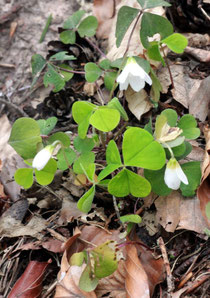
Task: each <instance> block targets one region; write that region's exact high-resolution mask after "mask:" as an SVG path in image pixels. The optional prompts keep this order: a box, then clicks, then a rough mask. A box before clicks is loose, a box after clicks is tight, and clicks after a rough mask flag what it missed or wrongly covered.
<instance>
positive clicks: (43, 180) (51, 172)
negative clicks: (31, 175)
mask: <svg viewBox="0 0 210 298" xmlns="http://www.w3.org/2000/svg"><path fill="white" fill-rule="evenodd" d="M56 170H57V162H56V161H55V160H54V159H53V158H51V159H50V160H49V161H48V163H47V164H46V166H45V167H44V169H43V170H41V171H38V170H37V169H35V176H36V181H37V182H38V183H39V184H40V185H48V184H50V183H51V182H52V181H53V179H54V176H55V172H56Z"/></svg>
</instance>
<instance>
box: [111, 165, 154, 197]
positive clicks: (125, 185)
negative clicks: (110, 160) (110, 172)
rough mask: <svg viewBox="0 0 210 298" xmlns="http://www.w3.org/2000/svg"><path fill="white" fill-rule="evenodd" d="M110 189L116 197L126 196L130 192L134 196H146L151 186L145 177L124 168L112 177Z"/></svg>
mask: <svg viewBox="0 0 210 298" xmlns="http://www.w3.org/2000/svg"><path fill="white" fill-rule="evenodd" d="M108 191H109V193H110V194H112V195H114V196H116V197H125V196H127V195H129V194H132V195H133V196H134V197H146V196H147V195H148V194H149V193H150V191H151V186H150V183H149V182H148V181H147V180H146V179H145V178H143V177H141V176H139V175H137V174H135V173H134V172H131V171H130V170H128V169H123V170H122V171H121V172H119V173H118V174H117V175H116V176H115V177H114V178H112V179H111V181H110V182H109V185H108Z"/></svg>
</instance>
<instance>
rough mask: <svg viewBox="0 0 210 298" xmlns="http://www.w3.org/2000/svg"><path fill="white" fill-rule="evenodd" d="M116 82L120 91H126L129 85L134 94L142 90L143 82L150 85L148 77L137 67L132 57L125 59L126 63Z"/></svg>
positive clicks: (150, 81)
mask: <svg viewBox="0 0 210 298" xmlns="http://www.w3.org/2000/svg"><path fill="white" fill-rule="evenodd" d="M117 82H118V83H119V84H120V90H126V89H127V88H128V85H129V84H130V86H131V88H132V89H133V90H134V91H135V92H139V91H140V90H141V89H143V88H144V86H145V82H146V83H148V84H149V85H152V80H151V78H150V76H149V75H148V74H147V73H146V72H145V71H144V69H143V68H142V67H141V66H139V64H138V63H137V62H136V60H135V59H134V58H133V57H129V58H128V59H127V63H126V65H125V67H124V69H123V70H122V72H121V74H120V75H119V76H118V77H117Z"/></svg>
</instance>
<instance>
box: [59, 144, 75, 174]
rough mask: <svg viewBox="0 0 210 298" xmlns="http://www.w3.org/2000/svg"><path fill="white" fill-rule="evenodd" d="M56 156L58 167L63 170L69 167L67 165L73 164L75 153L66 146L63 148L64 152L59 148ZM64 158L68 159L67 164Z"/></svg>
mask: <svg viewBox="0 0 210 298" xmlns="http://www.w3.org/2000/svg"><path fill="white" fill-rule="evenodd" d="M64 154H65V155H64ZM56 157H57V159H58V161H57V165H58V169H59V170H62V171H65V170H67V169H68V168H69V166H71V165H72V164H73V162H74V161H75V160H76V158H77V155H76V153H75V152H74V151H73V150H72V149H71V148H66V149H64V152H63V149H60V150H59V152H58V154H57V156H56ZM65 157H66V158H65ZM66 159H67V160H68V164H67V162H66Z"/></svg>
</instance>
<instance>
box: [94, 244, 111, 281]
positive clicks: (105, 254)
mask: <svg viewBox="0 0 210 298" xmlns="http://www.w3.org/2000/svg"><path fill="white" fill-rule="evenodd" d="M112 246H113V241H111V240H109V241H107V242H105V243H103V244H101V245H99V246H97V247H96V248H94V249H93V250H92V251H91V256H92V257H93V259H94V274H95V276H96V277H97V278H103V277H106V276H109V275H111V274H112V273H113V272H114V271H115V270H116V269H117V257H116V251H115V249H114V248H112Z"/></svg>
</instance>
